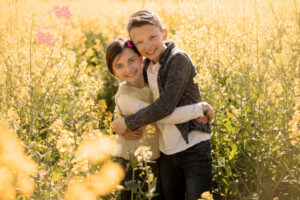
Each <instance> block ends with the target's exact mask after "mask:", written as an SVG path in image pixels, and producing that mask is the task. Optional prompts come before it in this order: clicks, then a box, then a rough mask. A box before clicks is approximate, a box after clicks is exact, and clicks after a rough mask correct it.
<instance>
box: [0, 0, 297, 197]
mask: <svg viewBox="0 0 300 200" xmlns="http://www.w3.org/2000/svg"><path fill="white" fill-rule="evenodd" d="M140 9H149V10H152V11H154V12H156V13H157V14H158V15H159V16H160V18H161V20H162V22H163V24H164V26H165V27H166V28H167V29H168V40H171V41H174V43H175V44H176V45H177V46H178V47H179V48H181V49H183V50H184V51H185V52H187V53H188V55H189V56H190V57H191V59H192V60H193V62H194V64H195V66H196V68H197V71H198V75H197V77H196V78H195V82H197V83H198V84H199V86H200V89H201V94H202V99H203V100H204V101H207V102H209V103H210V104H211V105H212V106H213V108H214V109H215V116H214V120H213V122H212V124H211V125H212V128H213V133H212V136H213V137H212V156H213V194H212V195H211V194H207V193H205V195H202V198H205V197H206V196H207V199H212V196H213V198H214V199H245V200H246V199H253V200H254V199H261V200H268V199H271V200H272V199H283V200H286V199H291V200H294V199H295V200H298V199H299V197H300V170H299V169H300V157H299V155H300V61H299V54H300V1H299V0H164V1H162V0H161V1H160V0H151V1H145V0H131V1H130V0H109V1H106V0H89V1H85V0H1V1H0V121H3V122H1V123H0V200H14V199H67V200H70V199H105V200H108V199H117V198H118V196H119V193H120V191H121V190H122V189H124V188H123V187H122V186H120V185H119V184H120V182H121V181H122V179H123V177H124V172H125V171H124V170H125V169H123V168H122V167H120V165H119V164H118V163H117V161H116V159H115V158H114V157H113V156H112V155H111V154H112V153H111V152H112V151H113V150H112V147H114V144H113V142H112V141H113V138H114V133H113V131H112V129H111V127H110V122H111V120H112V113H113V110H114V106H115V104H114V99H113V97H114V94H115V92H116V91H117V86H118V82H117V80H116V79H115V78H114V77H112V76H110V75H109V73H108V71H107V69H106V63H105V50H106V47H107V45H108V43H109V42H110V41H112V40H113V39H114V38H116V37H119V36H123V37H128V35H127V32H126V24H127V21H128V18H129V16H130V15H131V14H132V13H134V12H135V11H137V10H140ZM5 122H6V123H5ZM7 124H9V126H8V125H7ZM114 148H117V147H114ZM133 164H134V165H135V166H136V167H138V166H140V165H142V164H141V163H138V161H136V163H134V162H133ZM144 164H145V163H144ZM20 166H22V167H20ZM143 169H144V171H145V172H144V174H146V175H147V176H148V179H147V184H148V185H151V184H150V183H151V182H153V181H154V180H153V174H152V173H151V170H149V168H148V167H147V166H143ZM133 183H134V180H133ZM132 187H133V186H132ZM150 189H151V188H149V194H150ZM149 194H148V193H147V194H143V195H144V196H143V197H145V199H149V198H146V196H147V195H148V196H149ZM199 198H201V197H199Z"/></svg>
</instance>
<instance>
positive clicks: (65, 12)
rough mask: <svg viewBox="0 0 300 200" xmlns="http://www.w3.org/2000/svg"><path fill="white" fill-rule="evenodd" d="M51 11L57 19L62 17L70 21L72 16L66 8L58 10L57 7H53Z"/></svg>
mask: <svg viewBox="0 0 300 200" xmlns="http://www.w3.org/2000/svg"><path fill="white" fill-rule="evenodd" d="M52 11H53V12H55V16H56V17H57V18H59V19H60V18H62V17H65V18H66V19H70V17H71V16H72V14H71V12H70V10H69V7H68V6H65V7H62V8H59V6H54V7H53V9H52Z"/></svg>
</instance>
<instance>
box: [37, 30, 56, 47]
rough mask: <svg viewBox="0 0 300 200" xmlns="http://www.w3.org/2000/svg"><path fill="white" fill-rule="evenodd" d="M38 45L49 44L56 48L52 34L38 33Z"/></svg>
mask: <svg viewBox="0 0 300 200" xmlns="http://www.w3.org/2000/svg"><path fill="white" fill-rule="evenodd" d="M37 38H38V43H39V44H48V45H49V46H54V41H53V36H52V34H50V33H47V34H45V33H43V32H41V31H39V32H38V33H37Z"/></svg>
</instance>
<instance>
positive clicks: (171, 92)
mask: <svg viewBox="0 0 300 200" xmlns="http://www.w3.org/2000/svg"><path fill="white" fill-rule="evenodd" d="M171 62H172V63H170V65H171V68H170V69H169V71H168V74H167V77H168V79H167V80H166V81H165V86H164V88H163V91H162V94H160V97H159V98H158V99H157V100H156V101H155V102H154V103H153V104H151V105H149V106H148V107H146V108H144V109H142V110H140V111H138V112H137V113H135V114H132V115H129V116H127V117H126V118H125V122H126V126H127V127H128V129H130V130H136V129H138V128H139V127H141V126H144V125H146V124H151V123H153V122H155V121H158V120H160V119H162V118H164V117H166V116H168V115H169V114H171V113H172V112H173V111H174V109H175V108H176V106H177V104H178V102H179V100H180V98H181V96H182V94H183V91H184V89H185V87H186V84H187V83H188V80H189V77H190V74H191V72H192V70H193V65H192V63H191V61H190V60H189V59H188V58H187V57H186V56H185V55H183V54H177V55H175V56H174V57H173V58H172V60H171Z"/></svg>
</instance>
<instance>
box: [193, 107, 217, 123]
mask: <svg viewBox="0 0 300 200" xmlns="http://www.w3.org/2000/svg"><path fill="white" fill-rule="evenodd" d="M202 110H203V114H204V116H203V117H198V118H196V121H197V122H199V123H202V124H207V123H208V122H210V121H211V120H212V119H213V116H214V109H213V108H212V107H211V106H210V105H209V104H208V103H206V102H203V103H202Z"/></svg>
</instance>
